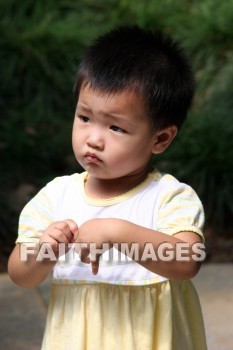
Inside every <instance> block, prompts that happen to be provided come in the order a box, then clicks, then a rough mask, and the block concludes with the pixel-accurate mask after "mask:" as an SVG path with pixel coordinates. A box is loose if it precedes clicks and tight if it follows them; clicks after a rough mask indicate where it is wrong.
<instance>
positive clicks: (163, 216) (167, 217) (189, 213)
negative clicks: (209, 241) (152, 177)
mask: <svg viewBox="0 0 233 350" xmlns="http://www.w3.org/2000/svg"><path fill="white" fill-rule="evenodd" d="M163 181H164V184H163V190H162V191H161V193H160V196H159V197H160V198H159V201H158V207H157V213H158V214H157V220H156V225H157V229H158V231H160V232H164V233H166V234H169V235H174V234H176V233H179V232H184V231H191V232H195V233H197V234H198V235H199V236H201V238H202V240H204V237H203V226H204V210H203V206H202V203H201V201H200V199H199V198H198V196H197V194H196V192H195V191H194V190H193V189H192V188H191V187H190V186H188V185H186V184H183V183H180V182H179V181H178V180H176V179H175V178H174V177H172V176H171V175H165V176H164V177H163Z"/></svg>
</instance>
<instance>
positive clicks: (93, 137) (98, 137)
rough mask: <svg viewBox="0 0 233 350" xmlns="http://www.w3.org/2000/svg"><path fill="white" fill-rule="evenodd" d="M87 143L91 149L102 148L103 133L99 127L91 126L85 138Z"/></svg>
mask: <svg viewBox="0 0 233 350" xmlns="http://www.w3.org/2000/svg"><path fill="white" fill-rule="evenodd" d="M87 145H88V146H89V147H91V148H93V149H98V150H103V149H104V135H103V132H101V130H99V128H92V130H91V132H90V134H89V136H88V138H87Z"/></svg>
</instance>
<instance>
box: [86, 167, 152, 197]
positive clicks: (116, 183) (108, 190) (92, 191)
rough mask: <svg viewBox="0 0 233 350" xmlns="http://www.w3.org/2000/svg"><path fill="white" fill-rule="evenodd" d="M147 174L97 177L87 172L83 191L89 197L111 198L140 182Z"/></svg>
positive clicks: (146, 172)
mask: <svg viewBox="0 0 233 350" xmlns="http://www.w3.org/2000/svg"><path fill="white" fill-rule="evenodd" d="M147 175H148V171H145V172H143V173H139V174H134V175H129V176H124V177H121V178H117V179H98V178H95V177H93V176H92V175H90V174H88V176H87V179H86V182H85V191H86V194H87V195H88V196H89V197H94V198H99V199H101V198H113V197H116V196H119V195H121V194H123V193H126V192H128V191H130V190H131V189H133V188H134V187H136V186H138V185H139V184H140V183H142V182H143V181H144V180H145V179H146V177H147Z"/></svg>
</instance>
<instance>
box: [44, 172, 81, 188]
mask: <svg viewBox="0 0 233 350" xmlns="http://www.w3.org/2000/svg"><path fill="white" fill-rule="evenodd" d="M85 174H86V173H81V174H78V173H75V174H72V175H64V176H59V177H56V178H54V179H53V180H51V181H49V182H48V183H47V184H46V185H45V186H44V188H43V189H42V190H44V191H46V192H53V191H55V192H57V191H59V192H62V191H63V190H66V189H67V188H69V187H75V186H78V185H80V184H82V183H83V181H84V178H85Z"/></svg>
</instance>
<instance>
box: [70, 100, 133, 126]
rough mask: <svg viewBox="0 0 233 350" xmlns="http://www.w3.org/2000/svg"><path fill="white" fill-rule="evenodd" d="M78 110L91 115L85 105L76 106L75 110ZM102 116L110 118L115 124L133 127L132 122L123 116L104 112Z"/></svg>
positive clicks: (90, 111)
mask: <svg viewBox="0 0 233 350" xmlns="http://www.w3.org/2000/svg"><path fill="white" fill-rule="evenodd" d="M78 109H80V110H81V111H83V112H86V113H90V114H93V112H92V110H91V109H90V108H89V107H87V106H86V105H84V104H82V103H80V104H78V105H77V110H78ZM102 114H103V116H105V117H109V118H111V120H112V121H113V122H114V123H115V122H116V123H117V122H123V123H126V124H127V125H132V126H133V125H134V122H132V121H131V120H128V119H126V118H125V116H122V115H120V114H117V113H116V114H114V113H113V114H112V113H105V112H102Z"/></svg>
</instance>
